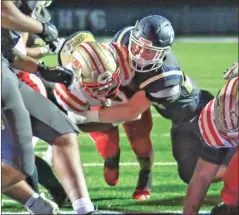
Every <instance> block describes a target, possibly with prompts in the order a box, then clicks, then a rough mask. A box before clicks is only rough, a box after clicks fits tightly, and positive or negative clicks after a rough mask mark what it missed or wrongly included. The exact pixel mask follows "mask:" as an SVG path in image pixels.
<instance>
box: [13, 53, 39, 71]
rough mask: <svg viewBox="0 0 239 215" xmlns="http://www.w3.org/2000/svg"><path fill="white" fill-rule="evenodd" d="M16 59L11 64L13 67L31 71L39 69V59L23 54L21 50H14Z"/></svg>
mask: <svg viewBox="0 0 239 215" xmlns="http://www.w3.org/2000/svg"><path fill="white" fill-rule="evenodd" d="M14 53H15V59H14V62H13V63H12V64H11V66H12V67H13V68H16V69H19V70H23V71H26V72H29V73H35V72H36V71H37V69H38V64H39V61H37V60H35V59H33V58H31V57H29V56H26V55H23V54H22V53H21V52H19V51H17V50H14Z"/></svg>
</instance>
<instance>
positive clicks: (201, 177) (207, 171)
mask: <svg viewBox="0 0 239 215" xmlns="http://www.w3.org/2000/svg"><path fill="white" fill-rule="evenodd" d="M219 167H220V165H218V164H213V163H210V162H208V161H205V160H203V159H201V158H200V159H199V160H198V163H197V166H196V169H195V171H194V174H193V177H192V179H191V181H190V183H189V186H188V190H187V194H186V197H185V200H184V208H183V214H198V211H199V209H200V206H201V204H202V202H203V200H204V198H205V196H206V194H207V191H208V188H209V186H210V184H211V183H212V181H213V179H214V177H215V176H216V174H217V172H218V169H219Z"/></svg>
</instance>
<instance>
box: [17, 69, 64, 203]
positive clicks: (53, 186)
mask: <svg viewBox="0 0 239 215" xmlns="http://www.w3.org/2000/svg"><path fill="white" fill-rule="evenodd" d="M17 76H18V78H19V79H20V80H21V81H23V82H24V83H26V84H27V85H28V86H30V87H31V88H32V89H33V90H35V91H36V92H39V93H41V94H42V95H43V96H45V97H47V92H46V89H45V86H44V84H43V82H42V80H41V79H40V78H39V77H37V76H36V75H33V74H29V73H27V72H24V71H21V72H19V73H18V74H17ZM51 85H52V86H53V84H52V83H51ZM51 85H50V86H51ZM38 140H39V139H38V138H36V137H33V140H32V142H33V146H35V145H36V143H37V142H38ZM48 148H50V149H52V146H50V145H49V147H48ZM51 151H52V150H51ZM51 162H52V153H51ZM35 163H36V166H37V169H38V172H39V174H38V175H39V178H36V177H34V178H33V176H32V177H29V178H28V179H27V182H29V184H30V185H31V186H32V184H36V183H38V182H39V183H40V184H41V185H42V186H44V187H45V188H46V189H47V190H48V191H49V193H50V194H51V198H52V200H54V201H55V202H56V203H57V204H58V205H59V206H61V205H62V204H64V203H65V202H66V201H67V195H66V193H65V191H64V189H63V187H62V185H61V184H60V182H59V181H58V179H57V178H56V176H55V175H54V173H53V171H52V169H51V167H50V166H49V165H48V164H47V163H46V162H45V161H44V160H42V159H41V158H40V157H37V156H36V161H35Z"/></svg>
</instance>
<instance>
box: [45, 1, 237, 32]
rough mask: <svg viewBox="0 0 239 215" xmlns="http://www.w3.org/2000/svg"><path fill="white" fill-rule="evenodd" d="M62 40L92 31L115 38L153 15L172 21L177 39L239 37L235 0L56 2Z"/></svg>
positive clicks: (56, 21) (54, 10)
mask: <svg viewBox="0 0 239 215" xmlns="http://www.w3.org/2000/svg"><path fill="white" fill-rule="evenodd" d="M49 10H50V13H51V15H52V22H53V23H54V24H55V25H56V26H57V27H58V29H59V31H60V35H61V36H68V35H70V34H72V33H74V32H76V31H79V30H88V31H91V32H92V33H94V34H95V35H97V36H99V35H100V36H112V35H114V34H115V33H116V32H117V31H119V30H120V29H122V28H123V27H126V26H129V25H134V24H135V22H136V20H138V19H141V18H143V17H144V16H148V15H151V14H158V15H162V16H165V17H166V18H168V19H169V20H170V21H171V22H172V25H173V27H174V29H175V32H176V35H204V36H208V35H213V36H216V35H222V36H224V35H237V34H238V3H237V1H235V0H84V1H82V0H55V1H54V2H53V3H52V5H51V6H50V7H49Z"/></svg>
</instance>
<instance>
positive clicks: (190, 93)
mask: <svg viewBox="0 0 239 215" xmlns="http://www.w3.org/2000/svg"><path fill="white" fill-rule="evenodd" d="M133 28H134V27H133V26H130V27H126V28H124V29H122V30H121V31H120V32H118V33H117V34H116V35H115V37H114V39H113V41H114V42H116V43H121V44H124V45H126V46H129V52H130V53H131V55H132V52H133V51H134V50H133V49H134V48H135V47H137V45H138V44H137V43H136V42H135V43H134V42H129V41H130V37H132V35H131V30H132V29H133ZM131 40H132V41H134V40H133V39H131ZM150 51H151V50H150ZM130 63H131V66H134V67H136V72H135V76H134V82H135V84H136V85H137V86H138V87H139V88H140V89H142V90H144V91H145V92H146V96H147V97H148V99H149V100H150V101H152V102H153V105H154V106H155V107H156V109H157V110H158V112H159V113H160V114H161V115H162V116H163V117H165V118H168V119H171V120H173V121H181V120H188V119H191V118H193V117H194V116H195V114H196V113H197V112H198V111H200V110H201V106H202V105H203V104H200V101H199V95H200V89H199V87H198V86H197V85H196V84H195V83H194V82H193V81H192V80H191V79H190V78H189V77H188V76H187V75H186V74H184V72H183V71H182V69H181V67H180V65H179V62H178V61H177V59H176V57H175V56H174V54H173V53H172V52H171V51H167V54H166V55H165V57H164V59H163V61H162V62H161V63H162V65H161V66H160V67H159V68H156V69H152V68H151V65H150V66H148V68H147V66H145V67H144V68H145V69H146V72H145V70H141V71H140V70H137V66H135V65H134V62H130ZM197 110H198V111H197Z"/></svg>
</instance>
